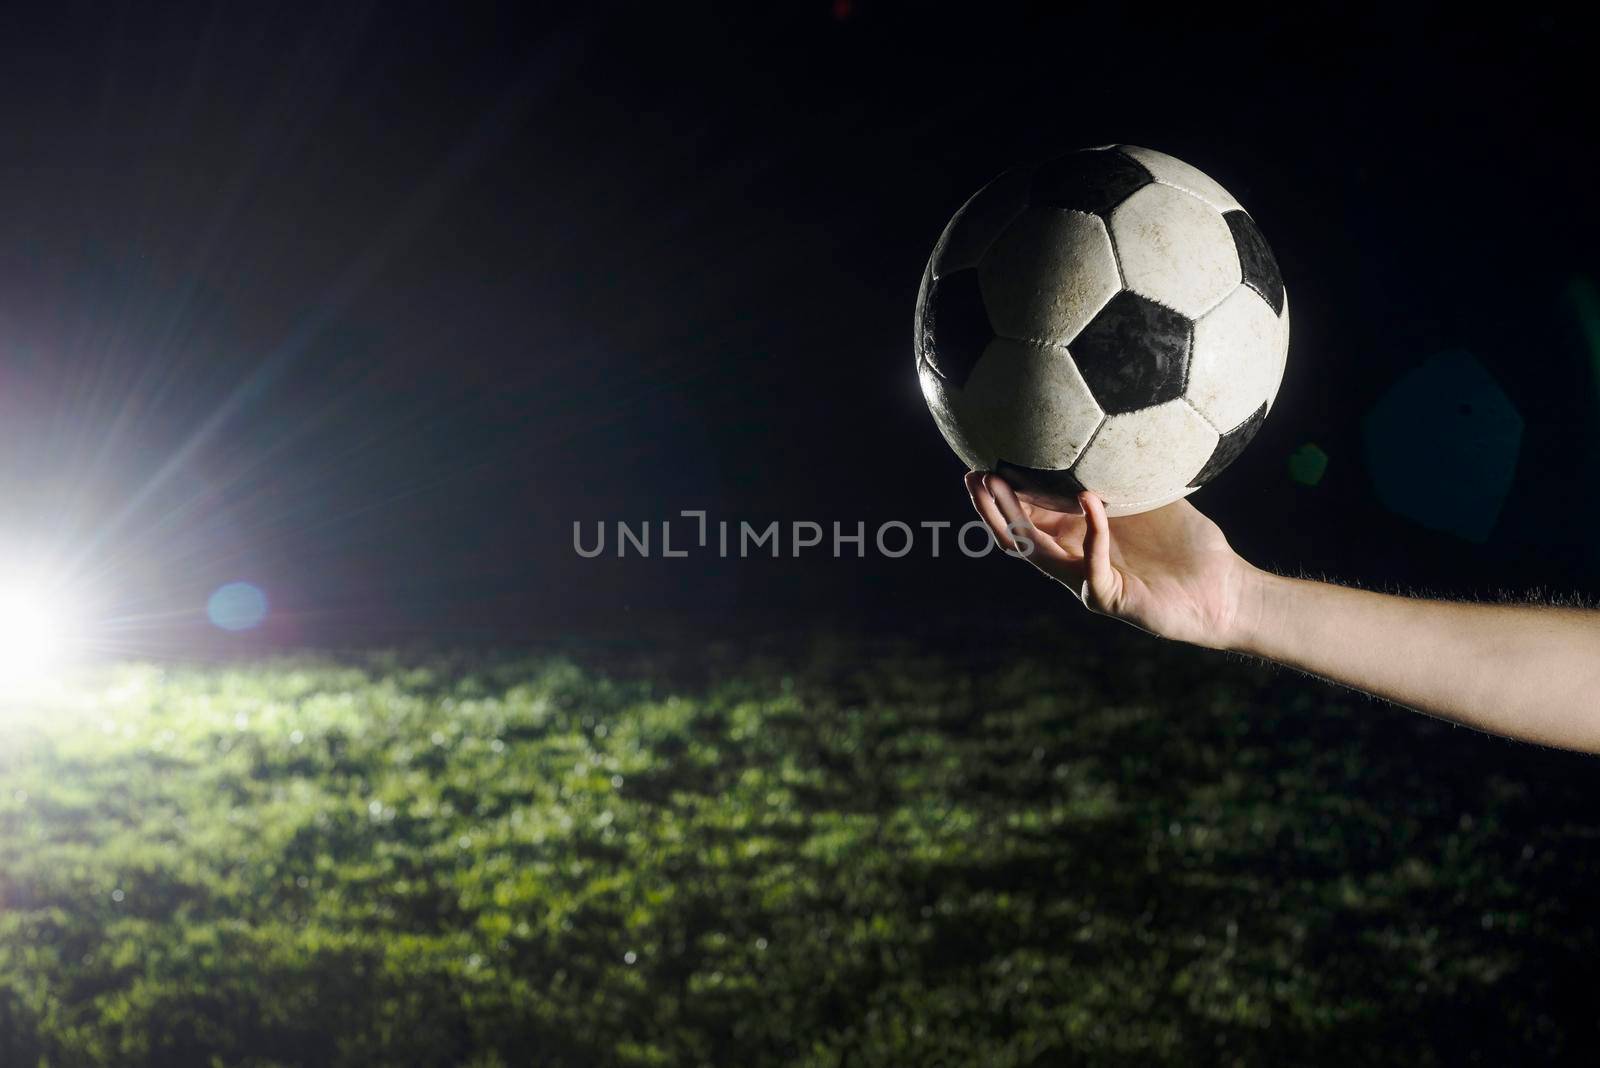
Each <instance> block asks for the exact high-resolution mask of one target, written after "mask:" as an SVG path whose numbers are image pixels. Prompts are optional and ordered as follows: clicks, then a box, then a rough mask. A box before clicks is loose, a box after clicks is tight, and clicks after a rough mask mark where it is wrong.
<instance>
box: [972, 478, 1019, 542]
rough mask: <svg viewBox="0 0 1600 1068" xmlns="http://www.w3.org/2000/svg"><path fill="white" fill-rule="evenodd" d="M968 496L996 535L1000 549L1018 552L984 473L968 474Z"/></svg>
mask: <svg viewBox="0 0 1600 1068" xmlns="http://www.w3.org/2000/svg"><path fill="white" fill-rule="evenodd" d="M967 494H968V496H970V497H971V498H972V507H974V508H976V509H977V510H978V515H979V516H981V517H982V518H983V521H984V522H985V523H987V524H989V532H990V533H992V534H993V535H994V538H995V541H996V542H998V543H999V545H1000V548H1002V549H1005V550H1007V551H1011V552H1014V551H1016V547H1017V545H1016V542H1015V541H1013V540H1012V538H1011V532H1010V531H1009V530H1007V529H1006V520H1005V517H1004V516H1002V515H1001V514H1000V506H999V505H997V504H996V503H995V500H994V495H993V494H991V493H990V492H989V487H988V486H987V485H986V484H985V482H984V477H983V472H982V471H968V472H967Z"/></svg>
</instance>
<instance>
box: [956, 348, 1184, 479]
mask: <svg viewBox="0 0 1600 1068" xmlns="http://www.w3.org/2000/svg"><path fill="white" fill-rule="evenodd" d="M954 403H955V407H956V411H957V412H958V413H959V415H960V419H961V424H962V426H964V427H969V428H971V431H972V436H974V437H976V438H977V439H978V441H977V444H980V445H981V446H982V448H983V450H984V457H983V458H984V459H985V460H986V461H987V462H986V463H985V465H984V466H986V467H992V466H994V464H996V463H998V462H999V461H1001V460H1008V461H1010V462H1011V463H1014V464H1021V465H1023V466H1024V467H1037V468H1041V469H1046V470H1060V469H1063V468H1067V467H1071V466H1072V462H1073V461H1074V460H1076V459H1077V458H1078V454H1079V453H1080V452H1082V451H1083V446H1084V444H1085V443H1086V442H1087V441H1088V440H1089V437H1090V435H1092V434H1093V433H1094V430H1095V427H1097V426H1099V425H1100V420H1101V418H1102V417H1103V413H1102V412H1101V410H1100V406H1099V405H1098V404H1096V403H1095V401H1094V396H1093V394H1091V393H1090V392H1089V386H1088V384H1087V383H1085V382H1084V380H1083V376H1082V375H1081V374H1079V373H1078V365H1077V364H1075V363H1073V362H1072V357H1071V356H1069V355H1067V350H1066V349H1063V348H1057V347H1053V346H1050V345H1041V344H1039V343H1037V342H1032V341H1014V340H1012V339H1010V338H1003V337H997V338H995V339H994V340H993V341H991V342H989V346H988V348H986V349H984V350H983V356H982V357H981V358H979V360H978V364H977V366H976V367H974V368H973V369H972V376H971V377H970V378H968V379H967V383H966V385H965V386H963V387H962V388H961V391H960V393H959V394H958V395H956V396H955V398H954ZM1196 470H1199V469H1198V468H1196Z"/></svg>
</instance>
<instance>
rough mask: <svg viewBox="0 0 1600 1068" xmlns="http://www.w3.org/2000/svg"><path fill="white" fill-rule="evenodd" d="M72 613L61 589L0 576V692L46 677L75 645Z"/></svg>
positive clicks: (13, 691) (21, 688) (22, 687)
mask: <svg viewBox="0 0 1600 1068" xmlns="http://www.w3.org/2000/svg"><path fill="white" fill-rule="evenodd" d="M77 624H78V620H77V613H76V612H75V611H74V610H73V608H72V606H71V605H70V604H69V603H68V598H67V597H66V595H65V593H64V591H61V590H53V589H50V588H48V587H47V586H44V585H35V584H30V583H26V582H12V581H5V580H4V579H0V693H11V694H16V693H19V692H23V691H27V690H30V689H32V688H34V687H35V686H37V685H38V684H40V683H42V682H44V681H46V680H48V679H49V678H51V677H52V676H53V675H54V674H55V673H56V672H58V671H59V670H60V669H61V668H62V666H63V665H64V664H65V663H66V661H67V659H68V658H69V655H70V654H71V653H72V652H73V651H74V648H75V646H76V641H77V638H78V634H77Z"/></svg>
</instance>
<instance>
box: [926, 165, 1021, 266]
mask: <svg viewBox="0 0 1600 1068" xmlns="http://www.w3.org/2000/svg"><path fill="white" fill-rule="evenodd" d="M1032 176H1033V169H1032V168H1031V167H1013V168H1012V169H1011V170H1009V171H1006V172H1005V173H1004V174H1002V175H1000V177H998V178H996V179H994V180H993V181H991V182H990V183H989V184H988V185H986V186H984V187H983V188H982V189H980V190H978V191H977V192H976V193H974V194H973V195H972V199H970V200H968V201H967V202H966V203H965V204H963V205H962V206H961V210H960V211H958V212H956V213H955V215H954V216H953V217H952V218H951V219H950V222H949V224H948V225H946V226H945V228H944V233H943V234H941V235H940V237H939V243H938V244H937V245H935V246H934V249H933V276H934V277H935V278H943V277H944V276H945V275H947V274H954V273H955V272H956V271H960V270H964V269H965V268H967V267H976V266H977V265H978V261H979V260H981V259H982V258H983V254H984V253H985V252H987V251H989V246H990V245H992V244H994V239H995V238H997V237H999V236H1000V231H1002V230H1004V229H1005V228H1006V227H1007V226H1009V225H1010V224H1011V220H1012V219H1015V218H1016V217H1017V216H1018V215H1020V214H1022V209H1023V208H1025V207H1027V206H1028V181H1029V179H1030V178H1031V177H1032Z"/></svg>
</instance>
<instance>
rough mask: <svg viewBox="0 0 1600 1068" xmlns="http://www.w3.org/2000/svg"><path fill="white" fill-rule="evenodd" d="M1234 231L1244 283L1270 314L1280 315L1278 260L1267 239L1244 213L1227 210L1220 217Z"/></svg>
mask: <svg viewBox="0 0 1600 1068" xmlns="http://www.w3.org/2000/svg"><path fill="white" fill-rule="evenodd" d="M1222 217H1223V218H1224V219H1226V220H1227V221H1228V229H1229V230H1232V231H1233V244H1234V247H1235V248H1237V249H1238V250H1239V270H1240V272H1241V273H1242V274H1243V275H1244V284H1245V285H1247V286H1249V287H1250V288H1251V289H1253V290H1255V291H1256V292H1257V293H1260V294H1261V299H1263V300H1265V301H1266V302H1267V303H1268V304H1270V305H1271V306H1272V311H1273V314H1275V315H1282V314H1283V275H1281V274H1279V273H1278V259H1277V257H1276V256H1274V255H1273V254H1272V248H1271V246H1269V245H1268V244H1267V239H1266V238H1264V237H1262V236H1261V231H1260V230H1258V229H1256V224H1255V220H1254V219H1252V218H1250V216H1248V215H1246V214H1245V213H1244V212H1243V211H1230V212H1228V213H1227V214H1225V215H1223V216H1222Z"/></svg>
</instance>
